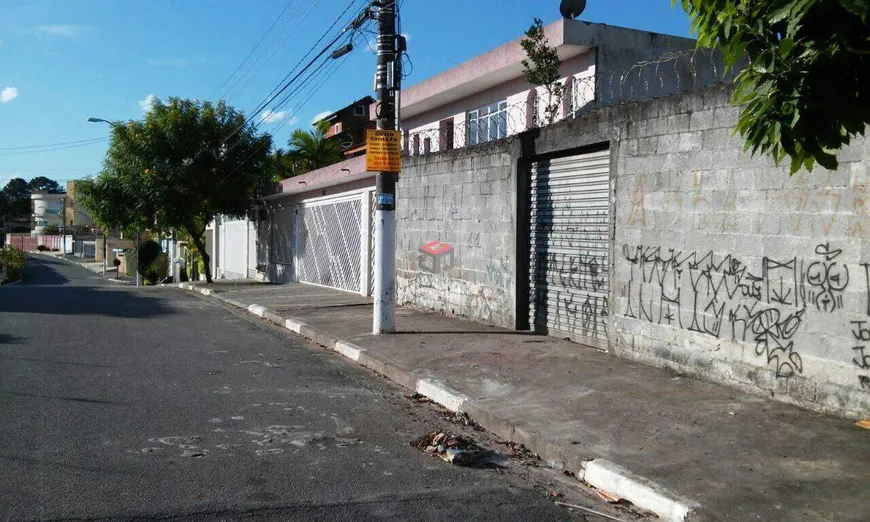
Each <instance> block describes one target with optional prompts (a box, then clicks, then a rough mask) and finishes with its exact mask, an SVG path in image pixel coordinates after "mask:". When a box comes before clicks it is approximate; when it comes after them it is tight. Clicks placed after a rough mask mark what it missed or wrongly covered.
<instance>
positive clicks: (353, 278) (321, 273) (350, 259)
mask: <svg viewBox="0 0 870 522" xmlns="http://www.w3.org/2000/svg"><path fill="white" fill-rule="evenodd" d="M362 197H363V196H362V194H355V195H353V196H347V197H343V198H333V199H328V200H323V201H314V202H305V203H303V204H301V205H300V206H299V207H298V208H299V216H298V222H297V223H298V227H299V229H298V233H297V249H298V250H297V265H298V266H297V277H298V278H299V281H304V282H306V283H314V284H318V285H324V286H331V287H333V288H339V289H342V290H349V291H352V292H359V291H360V290H361V289H360V285H361V266H360V265H361V263H360V248H361V246H362V245H361V241H360V240H361V238H362V206H363V205H362Z"/></svg>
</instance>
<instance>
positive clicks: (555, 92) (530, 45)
mask: <svg viewBox="0 0 870 522" xmlns="http://www.w3.org/2000/svg"><path fill="white" fill-rule="evenodd" d="M520 46H521V47H522V48H523V50H524V51H525V52H526V56H527V57H528V59H526V60H523V61H522V64H523V74H524V75H525V78H526V81H527V82H529V83H530V84H532V85H538V86H542V87H544V89H546V91H547V105H546V106H545V107H544V115H545V117H544V119H545V122H546V123H547V124H550V123H553V122H554V121H555V120H556V117H557V116H558V113H559V108H560V106H561V103H562V84H561V83H560V81H559V80H560V78H561V73H560V72H559V68H560V67H561V65H562V61H561V60H560V59H559V53H558V52H557V51H556V48H555V47H550V46H549V43H548V41H547V37H546V35H545V34H544V24H543V22H541V20H540V19H539V18H535V21H534V23H533V24H532V26H531V27H529V30H528V31H526V37H525V38H523V39H522V40H520Z"/></svg>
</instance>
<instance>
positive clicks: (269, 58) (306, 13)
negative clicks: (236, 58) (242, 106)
mask: <svg viewBox="0 0 870 522" xmlns="http://www.w3.org/2000/svg"><path fill="white" fill-rule="evenodd" d="M319 3H320V0H315V2H314V4H312V5H311V7H310V8H309V9H308V11H306V12H305V14H304V15H303V16H302V18H300V19H299V21H298V22H297V23H296V25H295V26H293V29H291V30H290V32H289V33H287V35H286V36H285V37H284V39H283V40H281V43H279V44H278V46H277V47H275V49H273V50H272V53H271V54H270V55H269V56H268V57H267V58H266V60H265V61H263V62H262V63H260V66H259V67H258V68H257V70H256V71H254V73H253V74H252V75H250V76H249V77H248V79H247V80H246V81H245V83H243V84H242V85H241V87H239V88H238V89H237V90H236V91H234V92H233V93H232V95H231V96H235V95H237V94H239V93H240V92H242V91H243V90H244V89H245V87H247V86H248V84H249V83H251V80H253V79H254V77H255V76H257V75H258V74H260V71H262V70H263V67H265V66H266V64H267V63H269V60H271V59H272V57H273V56H275V53H277V52H278V51H279V50H280V49H281V47H283V46H284V43H285V42H287V40H288V39H289V38H290V36H292V35H293V33H294V32H296V29H298V28H299V26H300V25H301V24H302V22H303V21H304V20H305V19H306V18H308V15H309V14H311V11H312V10H313V9H314V8H315V7H316V6H317V4H319ZM299 7H302V6H301V5H300V6H299ZM298 10H299V9H298V8H297V11H298ZM293 14H296V12H295V11H294V13H293ZM285 27H286V25H285ZM282 30H283V28H282ZM276 39H277V36H276ZM273 42H274V39H273V40H272V42H270V43H269V46H267V48H266V49H268V48H269V47H271V46H272V43H273ZM266 49H264V51H263V52H264V53H265V51H266ZM262 56H263V54H262V53H261V54H260V56H259V57H258V58H257V62H259V59H260V58H262ZM252 67H253V65H252ZM230 89H232V87H231V88H230Z"/></svg>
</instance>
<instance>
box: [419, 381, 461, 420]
mask: <svg viewBox="0 0 870 522" xmlns="http://www.w3.org/2000/svg"><path fill="white" fill-rule="evenodd" d="M416 391H417V393H419V394H420V395H423V396H426V397H428V398H430V399H432V400H433V401H435V402H437V403H438V404H440V405H441V406H444V407H445V408H447V409H448V410H450V411H454V412H458V411H459V409H460V408H461V407H462V405H463V404H465V403H466V402H467V401H468V400H469V398H468V397H466V396H465V395H462V394H461V393H459V392H456V391H453V390H451V389H450V388H448V387H446V386H444V385H442V384H439V383H437V382H435V381H433V380H432V379H418V380H417V390H416Z"/></svg>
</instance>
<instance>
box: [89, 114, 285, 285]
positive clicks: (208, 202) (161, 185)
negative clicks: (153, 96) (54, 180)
mask: <svg viewBox="0 0 870 522" xmlns="http://www.w3.org/2000/svg"><path fill="white" fill-rule="evenodd" d="M271 146H272V141H271V137H269V136H268V135H265V136H259V135H257V134H256V132H255V130H254V128H253V127H252V126H251V125H249V124H248V123H247V122H246V121H245V118H244V115H242V114H241V113H239V112H237V111H236V110H235V109H233V108H232V107H229V106H228V105H226V104H225V103H224V102H222V101H221V102H218V103H217V104H212V103H210V102H199V101H196V100H185V99H180V98H170V99H169V100H167V102H166V103H164V102H162V101H160V100H155V102H154V104H153V105H152V108H151V110H150V111H149V112H148V114H146V116H145V118H144V120H140V121H130V122H127V123H126V124H115V125H113V131H112V140H111V143H110V145H109V150H108V152H107V153H106V158H105V160H104V164H103V170H102V172H101V173H100V175H99V176H98V177H97V178H95V179H93V180H88V181H87V182H86V183H83V184H82V186H81V187H77V190H78V191H79V192H80V194H81V201H82V204H83V205H84V206H85V208H87V209H88V210H89V211H90V214H91V215H92V216H93V218H94V220H95V221H97V222H98V223H99V224H101V225H103V226H105V227H109V228H114V227H116V226H120V227H122V228H124V229H125V230H127V231H128V232H134V231H139V230H145V229H150V230H152V231H156V232H167V231H169V230H170V229H184V230H187V231H188V232H189V233H190V234H191V235H192V236H194V237H195V238H198V237H201V235H202V232H203V230H204V229H205V225H206V224H207V223H209V222H210V221H211V219H212V218H213V216H215V215H216V214H226V215H229V216H233V217H241V216H244V215H245V214H246V212H247V210H248V209H249V208H250V206H251V204H252V199H253V197H254V196H255V195H256V194H257V192H258V191H259V190H261V189H262V187H264V186H265V184H266V183H268V182H269V181H270V179H269V177H270V172H271V170H272V168H271V164H270V157H269V151H270V149H271ZM195 242H196V241H195ZM196 243H197V247H198V248H199V247H200V246H202V249H201V250H202V251H201V254H202V255H203V258H205V259H207V254H206V252H205V251H204V245H202V242H201V241H199V242H196ZM206 275H207V277H210V274H208V273H207V274H206Z"/></svg>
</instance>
